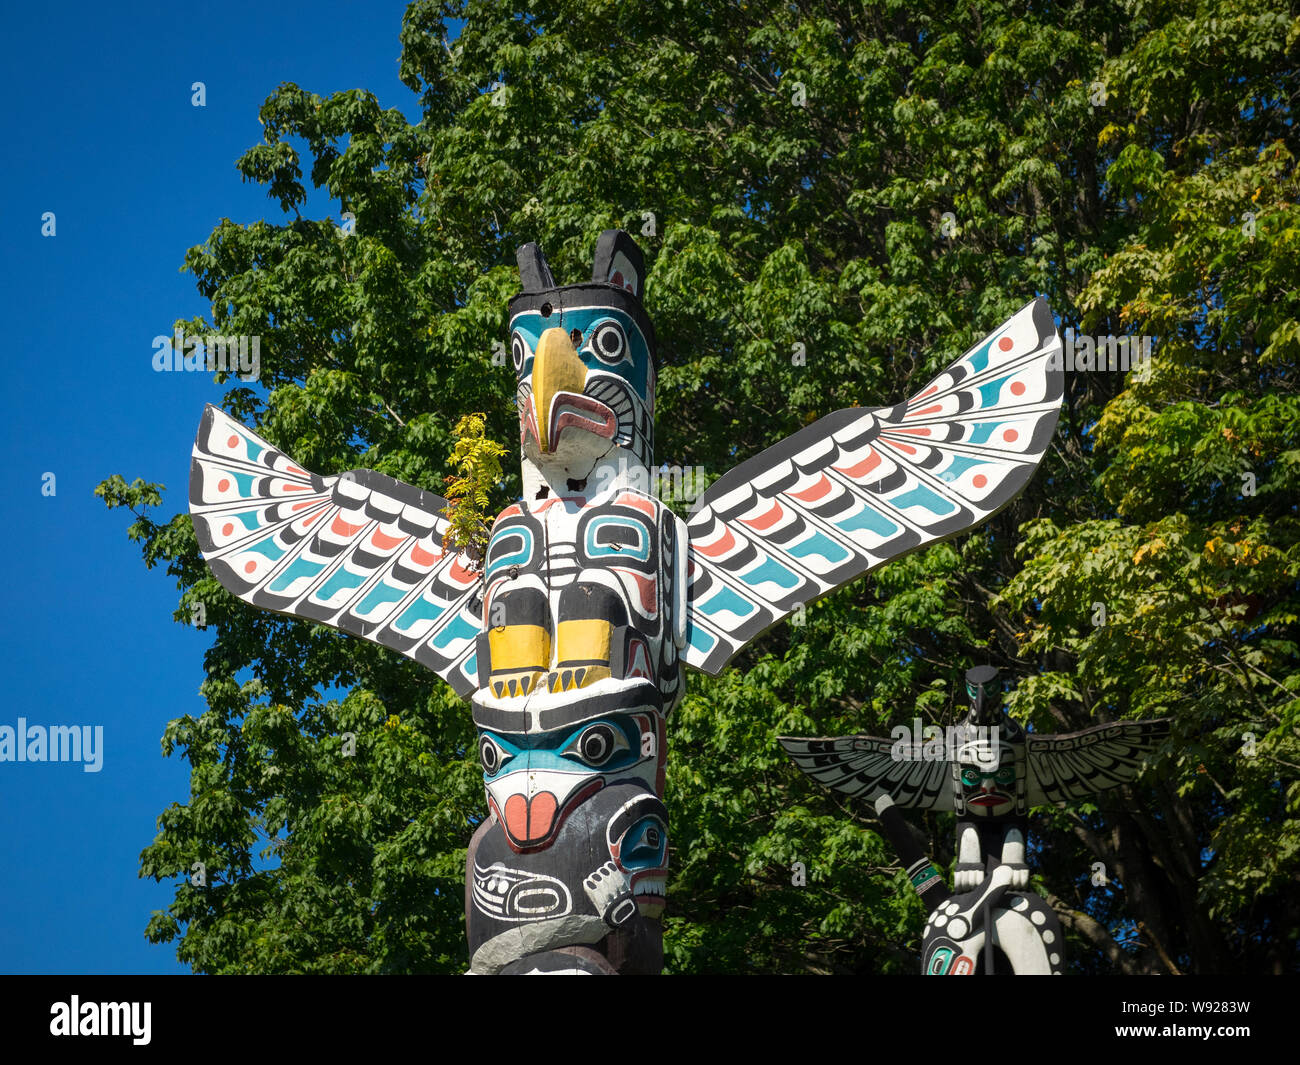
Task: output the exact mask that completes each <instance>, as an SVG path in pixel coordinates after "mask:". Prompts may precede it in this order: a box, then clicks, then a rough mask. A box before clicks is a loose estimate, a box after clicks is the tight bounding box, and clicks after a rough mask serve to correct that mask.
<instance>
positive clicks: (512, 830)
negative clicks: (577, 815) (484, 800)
mask: <svg viewBox="0 0 1300 1065" xmlns="http://www.w3.org/2000/svg"><path fill="white" fill-rule="evenodd" d="M604 786H605V781H604V778H603V777H596V778H595V779H593V780H592V781H591V783H589V784H586V785H584V786H583V787H581V788H579V789H578V790H577V791H575V792H574V793H573V794H572V795H570V796H569V799H568V801H567V802H566V803H565V804H564V809H563V810H558V809H556V799H555V796H554V795H552V794H551V793H550V792H549V791H540V792H538V793H537V794H536V795H534V796H533V798H532V801H531V802H530V801H529V800H528V799H525V798H524V797H523V796H522V795H511V796H510V798H508V799H506V808H505V814H504V816H503V815H502V810H501V808H500V807H499V806H497V804H496V802H495V801H494V800H493V799H492V797H491V796H489V797H488V803H489V804H490V805H491V807H492V810H493V812H494V813H495V814H496V815H497V820H498V821H500V822H501V826H502V827H503V828H504V829H505V832H506V842H507V843H508V844H509V845H510V849H511V850H512V851H514V852H515V853H516V854H523V853H525V852H527V851H534V850H540V849H541V848H542V847H543V846H545V845H546V844H547V843H548V842H549V841H550V840H551V838H553V837H554V835H555V834H556V833H557V832H559V830H560V828H561V826H562V825H563V824H564V819H565V818H566V817H568V816H569V814H570V813H571V812H572V811H573V810H575V809H577V808H578V807H579V806H581V805H582V804H583V803H584V802H586V801H587V799H589V798H590V797H591V796H593V795H595V794H596V792H598V791H600V789H601V788H603V787H604ZM517 830H520V831H522V833H523V835H522V836H520V835H517V834H516V831H517Z"/></svg>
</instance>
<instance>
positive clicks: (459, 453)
mask: <svg viewBox="0 0 1300 1065" xmlns="http://www.w3.org/2000/svg"><path fill="white" fill-rule="evenodd" d="M486 422H487V417H486V415H483V414H467V415H465V417H463V418H461V420H460V421H458V422H457V423H456V428H455V429H454V430H453V431H452V435H453V436H454V437H455V438H456V446H455V447H454V448H453V449H452V452H451V464H452V466H453V467H454V468H455V470H456V473H454V474H452V475H451V476H449V477H447V478H446V484H447V507H446V509H445V510H444V511H443V513H444V515H445V516H446V518H447V520H448V522H449V523H450V524H448V526H447V531H446V532H445V533H443V537H442V546H443V550H447V551H463V552H464V553H465V554H466V555H468V556H469V558H470V559H471V561H472V562H473V563H474V566H475V568H478V567H480V566H481V565H482V562H483V556H484V555H485V554H486V553H487V543H488V536H489V535H490V534H491V532H492V518H493V515H492V513H491V511H490V509H489V507H490V505H491V492H492V489H493V488H495V487H496V486H497V484H498V483H499V482H500V481H501V476H502V475H501V459H502V457H503V456H504V455H505V454H506V449H505V448H504V447H502V446H501V445H500V444H498V443H497V442H496V441H495V440H489V439H488V438H487V437H486V436H485V435H484V434H485V431H486Z"/></svg>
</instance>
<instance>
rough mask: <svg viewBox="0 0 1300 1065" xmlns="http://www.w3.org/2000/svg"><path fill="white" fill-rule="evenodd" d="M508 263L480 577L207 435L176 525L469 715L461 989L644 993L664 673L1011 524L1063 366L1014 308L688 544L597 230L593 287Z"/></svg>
mask: <svg viewBox="0 0 1300 1065" xmlns="http://www.w3.org/2000/svg"><path fill="white" fill-rule="evenodd" d="M518 261H519V272H520V280H521V281H522V289H523V291H522V292H520V293H519V295H517V296H515V297H514V298H513V299H512V300H511V301H510V307H509V316H510V346H511V354H512V356H513V360H514V367H515V373H516V375H517V379H518V390H517V402H518V409H519V430H520V443H521V452H522V454H521V458H522V465H523V496H522V498H521V499H520V500H519V501H518V502H517V503H515V504H514V505H513V506H510V507H507V508H506V510H504V511H503V512H502V513H501V514H500V516H499V517H498V518H497V519H496V523H495V525H494V526H493V529H492V533H491V537H490V539H489V542H488V548H487V553H486V558H485V560H484V568H483V571H482V572H481V573H480V572H478V571H477V569H476V567H475V565H474V563H473V561H472V560H471V559H470V558H468V557H467V556H465V555H464V554H463V553H462V554H457V553H455V552H453V551H445V552H444V550H443V546H442V539H443V532H444V530H445V529H446V528H447V524H448V522H447V518H446V517H445V516H444V509H445V507H446V500H444V499H443V498H441V497H440V496H437V495H435V494H433V493H432V492H427V491H422V490H421V489H418V488H413V487H411V486H409V485H405V484H401V483H399V482H397V481H394V480H393V479H391V478H389V477H386V476H384V475H383V474H379V473H375V472H373V471H370V470H353V471H350V472H347V473H343V474H340V475H335V476H329V477H321V476H318V475H316V474H313V473H310V472H308V471H307V470H304V469H302V468H301V467H299V466H297V465H296V464H295V463H294V462H293V461H292V460H291V459H290V458H289V457H288V456H286V455H284V454H283V453H281V452H279V451H277V450H276V449H275V448H273V447H272V446H271V445H270V444H268V443H267V442H266V441H264V440H262V439H260V438H259V437H258V436H256V435H255V434H254V433H252V432H251V431H249V430H248V429H247V428H245V427H244V426H242V425H240V424H239V423H237V422H235V421H233V420H232V419H231V418H229V417H228V416H227V415H225V414H224V413H222V412H221V411H220V410H218V409H216V408H215V407H208V408H207V410H206V411H205V413H204V415H203V421H202V424H201V426H200V428H199V433H198V438H197V440H196V442H195V446H194V459H193V465H192V471H191V480H190V511H191V514H192V515H193V519H194V527H195V531H196V533H197V536H198V541H199V545H200V547H201V548H202V550H203V554H204V557H205V558H206V560H207V562H208V565H209V566H210V567H211V569H212V571H213V573H214V574H215V575H216V576H217V578H218V579H219V580H220V581H221V583H222V584H223V585H224V586H225V587H226V588H227V589H229V590H230V591H231V592H232V593H233V594H235V595H236V596H238V597H239V598H241V599H243V600H245V601H246V602H248V603H251V604H252V605H254V606H257V607H260V608H262V609H266V610H274V611H279V612H281V613H285V614H290V615H293V616H295V617H302V618H308V619H310V620H312V621H315V622H318V623H321V624H325V625H332V626H334V627H336V628H339V629H342V630H343V631H345V632H350V633H353V634H355V635H357V636H361V637H363V638H365V639H368V640H373V641H375V642H377V643H380V644H382V645H384V646H385V647H390V648H393V649H394V650H397V651H399V652H401V653H402V654H404V655H407V656H408V657H410V658H413V659H415V660H416V661H417V662H420V663H421V664H423V665H424V666H426V667H427V668H429V669H431V670H433V671H434V672H435V673H437V674H438V675H439V676H441V677H442V678H443V679H445V680H446V681H447V682H448V683H449V684H451V685H452V686H453V687H454V688H455V690H456V691H457V692H458V693H459V694H460V695H461V696H463V697H465V698H468V699H469V700H470V703H471V708H472V713H473V717H474V723H475V725H476V726H477V728H478V733H479V755H480V760H481V762H482V766H483V780H484V785H485V790H486V794H487V806H488V811H489V816H488V817H487V818H486V819H485V820H484V821H483V822H482V824H480V825H479V827H478V830H477V831H476V832H475V833H474V835H473V839H472V840H471V842H470V846H469V858H468V862H467V868H466V879H465V911H466V925H467V930H468V937H469V950H470V969H471V971H472V972H475V973H511V972H539V971H540V972H570V971H571V972H590V973H610V972H627V973H633V972H658V971H659V969H660V968H661V966H662V955H663V943H662V926H661V923H660V915H661V913H662V911H663V908H664V901H665V883H666V877H667V868H668V813H667V811H666V810H665V808H664V805H663V802H662V796H663V788H664V759H665V754H666V745H665V742H664V729H665V723H666V721H667V718H668V715H669V713H670V712H671V711H672V709H673V707H674V706H675V705H676V704H677V703H678V702H679V701H680V699H681V697H682V693H683V672H684V667H685V666H691V667H693V668H695V669H700V670H703V671H705V672H707V673H710V674H713V675H717V674H718V673H720V672H721V671H722V669H723V668H724V667H725V666H726V664H727V662H728V661H729V660H730V659H731V657H732V656H733V655H734V654H735V653H736V652H737V651H738V650H740V648H742V647H744V646H745V645H746V644H747V643H748V642H749V641H751V640H752V639H754V638H755V637H756V636H758V635H759V634H760V633H762V632H763V631H764V630H766V629H767V628H769V627H770V626H772V625H774V624H775V623H776V622H778V621H780V620H781V619H782V618H784V617H786V616H788V615H789V614H790V613H792V612H793V611H795V610H796V609H798V608H799V607H800V606H802V605H805V604H808V603H811V602H813V601H814V600H816V599H819V598H821V597H822V596H824V595H827V594H829V593H830V592H832V591H834V590H835V589H836V588H838V587H839V586H840V585H842V584H844V583H846V582H847V581H850V580H853V579H854V578H856V577H859V576H861V575H862V574H864V573H866V572H868V571H869V570H871V569H873V568H875V567H876V566H879V565H882V564H883V563H885V562H887V561H889V560H890V559H893V558H897V557H899V556H901V555H904V554H906V553H908V552H910V551H915V550H917V549H919V548H923V547H925V546H927V545H928V544H931V543H934V542H935V541H937V540H941V539H945V538H947V537H951V536H955V535H957V534H958V533H961V532H963V531H965V530H967V529H970V528H971V527H973V526H975V525H978V524H980V523H981V522H983V521H984V520H986V519H987V518H989V517H990V516H991V515H992V514H993V513H995V512H996V511H997V510H999V509H1000V508H1001V507H1003V506H1005V505H1006V504H1007V503H1008V502H1010V501H1011V499H1013V498H1014V497H1015V496H1016V494H1017V493H1019V491H1020V490H1021V489H1022V488H1023V487H1024V485H1025V484H1026V483H1027V482H1028V480H1029V478H1030V477H1031V476H1032V474H1033V472H1034V470H1035V468H1036V466H1037V464H1038V462H1039V461H1040V459H1041V458H1042V455H1043V453H1044V451H1045V449H1046V447H1047V445H1048V442H1049V441H1050V439H1051V436H1052V432H1053V430H1054V428H1055V426H1056V418H1057V410H1058V406H1059V403H1060V398H1061V392H1062V378H1063V373H1062V370H1061V368H1060V366H1059V360H1056V361H1055V362H1054V361H1053V358H1052V357H1053V355H1056V354H1058V353H1059V351H1060V339H1059V338H1058V336H1057V334H1056V330H1055V327H1054V325H1053V322H1052V316H1051V312H1050V311H1049V310H1048V308H1047V304H1046V303H1045V302H1044V301H1042V300H1037V301H1035V302H1033V303H1030V304H1029V305H1027V306H1026V307H1025V308H1023V309H1022V310H1021V311H1020V312H1019V313H1017V314H1016V315H1015V316H1014V317H1012V318H1011V319H1010V320H1009V321H1007V322H1005V323H1004V324H1003V325H1002V326H1000V327H999V328H998V329H997V330H996V331H995V332H994V333H992V334H991V335H990V336H988V337H986V338H985V339H984V340H983V341H981V342H980V343H979V344H977V345H976V346H975V347H974V348H972V349H971V350H970V351H969V352H967V354H966V355H964V356H963V357H962V358H961V359H959V360H958V361H957V362H955V363H954V364H953V365H952V366H951V367H949V368H948V369H947V370H946V371H944V373H942V374H941V375H940V376H939V377H937V378H936V379H935V380H934V381H933V382H931V383H930V384H929V385H928V386H926V387H925V388H924V389H922V390H921V391H920V392H919V393H918V394H917V395H916V396H915V397H914V398H913V399H912V400H910V401H907V402H903V403H899V404H897V405H896V406H892V407H882V408H877V409H866V408H861V407H854V408H850V409H846V410H841V411H837V412H835V413H833V414H830V415H827V416H826V417H825V418H822V419H821V420H820V421H817V422H814V423H813V424H812V425H809V426H808V427H807V428H805V429H803V430H801V431H800V432H798V433H796V434H794V435H793V436H791V437H790V438H788V439H787V440H785V441H783V442H782V443H779V444H777V445H775V446H774V447H771V448H769V449H768V450H766V451H764V452H763V453H761V454H760V455H758V456H757V457H755V458H751V459H749V460H748V461H746V462H744V463H742V464H741V465H740V466H739V467H737V468H736V469H734V470H732V471H731V472H730V473H728V474H726V475H725V476H723V477H722V478H720V479H719V480H718V481H717V482H715V483H714V484H713V485H711V486H710V487H709V489H708V490H707V491H706V492H705V493H704V495H703V497H702V499H700V500H699V502H698V505H697V506H696V509H695V510H694V512H693V517H692V518H691V520H690V521H689V522H683V521H682V520H681V519H680V518H678V517H676V516H675V515H674V514H673V513H672V512H671V511H670V510H669V509H668V508H667V507H665V506H664V505H663V504H662V503H661V502H660V501H659V500H658V499H657V498H655V496H654V495H653V494H652V493H651V491H650V489H649V486H650V484H651V471H652V470H653V469H654V395H655V380H656V377H657V374H658V369H659V362H658V355H657V352H656V346H655V335H654V329H653V327H652V325H651V323H650V320H649V318H648V317H647V315H646V312H645V310H644V308H643V306H642V291H643V287H644V282H645V270H644V265H643V260H642V256H641V252H640V250H639V249H638V248H637V246H636V244H635V243H634V242H633V240H632V239H631V237H629V236H628V235H627V234H626V233H624V232H622V231H620V230H606V231H605V232H604V233H603V234H602V235H601V237H600V240H599V242H598V243H597V246H596V253H595V259H594V263H593V267H592V279H591V281H590V282H587V283H582V284H575V285H564V286H559V285H557V284H556V283H555V280H554V278H553V277H552V276H551V271H550V269H549V268H548V266H547V264H546V261H545V259H544V258H543V256H542V253H541V251H540V249H539V248H538V247H537V245H535V244H526V245H524V246H523V247H522V248H520V249H519V251H518Z"/></svg>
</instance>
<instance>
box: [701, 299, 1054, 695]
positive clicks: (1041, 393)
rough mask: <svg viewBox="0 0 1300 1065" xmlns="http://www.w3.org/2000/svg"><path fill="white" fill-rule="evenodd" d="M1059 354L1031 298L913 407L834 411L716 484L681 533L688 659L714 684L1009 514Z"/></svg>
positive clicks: (1041, 304) (1047, 420)
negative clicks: (746, 657)
mask: <svg viewBox="0 0 1300 1065" xmlns="http://www.w3.org/2000/svg"><path fill="white" fill-rule="evenodd" d="M1060 349H1061V341H1060V337H1059V336H1058V335H1057V333H1056V327H1055V324H1054V323H1053V321H1052V314H1051V311H1050V310H1049V309H1048V307H1047V304H1046V302H1045V301H1044V300H1041V299H1039V300H1035V301H1034V302H1032V303H1030V304H1028V305H1026V306H1025V307H1024V308H1023V309H1022V310H1021V311H1020V312H1018V313H1017V314H1016V315H1014V316H1013V317H1012V318H1010V319H1009V320H1008V321H1007V322H1005V323H1004V324H1003V325H1002V326H1001V327H1000V328H998V329H997V330H995V331H994V332H993V333H991V334H990V335H989V336H987V337H985V338H984V340H982V341H981V342H980V343H979V344H977V345H976V346H975V347H973V348H972V349H971V350H970V351H968V352H967V353H966V354H965V355H964V356H962V358H960V359H959V360H957V362H955V363H953V364H952V365H951V366H950V367H948V369H946V370H945V371H944V372H943V373H941V374H940V375H939V376H938V377H936V378H935V379H934V380H933V381H931V382H930V384H929V385H927V386H926V387H925V388H923V389H922V390H921V391H920V392H918V393H917V394H916V396H914V397H913V398H912V399H911V400H909V401H907V402H904V403H900V404H898V405H897V406H895V407H882V408H879V409H876V410H866V409H863V408H857V407H853V408H848V409H846V410H840V411H836V412H835V413H834V414H829V415H827V416H826V417H825V418H822V419H821V420H820V421H817V422H814V423H813V424H812V425H810V426H808V427H807V428H806V429H803V430H801V431H799V432H798V433H795V434H794V435H793V436H791V437H789V438H788V439H786V440H784V441H782V442H781V443H779V444H776V445H774V446H773V447H770V448H768V449H767V450H766V451H764V452H762V453H761V454H759V455H757V456H756V457H754V458H752V459H750V460H748V461H747V462H744V463H742V464H741V465H740V466H738V467H736V468H735V469H734V470H732V471H730V472H729V473H727V474H726V475H725V476H723V477H721V478H720V479H719V480H718V481H716V482H715V483H714V484H712V485H710V486H709V489H708V490H707V491H706V492H705V493H704V495H703V497H702V498H701V500H700V503H699V506H698V508H697V511H696V513H695V515H694V517H692V518H691V520H690V521H689V522H688V523H687V528H688V531H689V533H690V572H689V580H690V582H691V583H690V592H689V628H688V634H687V647H686V650H685V652H684V654H683V658H684V660H685V662H686V663H687V664H688V665H691V666H694V667H695V668H697V669H702V670H704V671H705V672H707V673H711V674H714V675H716V674H718V673H720V672H721V671H722V669H723V667H725V666H726V664H727V662H728V661H729V660H730V659H731V657H732V656H733V655H734V654H735V653H736V652H737V651H738V650H740V648H741V647H743V646H744V645H745V644H747V643H748V642H749V641H750V640H752V639H754V638H755V637H756V636H758V635H759V634H760V633H762V632H763V631H764V630H766V629H768V628H770V627H771V626H772V625H774V624H775V623H776V622H778V621H780V620H781V619H782V618H784V617H786V616H788V615H789V614H791V613H792V612H793V611H795V610H796V609H798V608H799V607H800V606H801V605H807V604H809V603H811V602H813V601H814V600H816V599H819V598H821V597H822V596H824V595H828V594H829V593H830V592H832V591H834V590H835V589H836V588H838V587H839V586H840V585H842V584H845V583H846V582H848V581H850V580H853V579H854V578H856V577H859V576H861V575H862V574H864V573H867V572H868V571H870V570H872V569H875V568H876V567H877V566H880V565H883V564H884V563H886V562H889V561H891V560H892V559H896V558H899V557H901V556H903V555H905V554H908V553H910V552H912V551H916V550H918V549H920V548H923V547H926V546H927V545H929V544H932V543H935V542H936V541H939V540H944V539H947V538H948V537H951V536H956V535H957V534H959V533H961V532H964V531H966V530H968V529H970V528H972V527H974V526H976V525H979V524H980V523H982V522H984V521H986V520H987V519H988V518H990V517H992V516H993V515H994V514H995V513H997V511H999V510H1000V509H1002V507H1004V506H1006V505H1007V504H1008V503H1010V502H1011V500H1012V499H1014V498H1015V497H1016V495H1017V494H1018V493H1019V492H1020V491H1021V489H1023V488H1024V486H1025V484H1026V483H1027V482H1028V481H1029V479H1030V477H1032V476H1033V474H1034V471H1035V469H1036V468H1037V467H1038V464H1039V462H1040V461H1041V460H1042V457H1043V454H1044V453H1045V451H1046V449H1047V446H1048V444H1049V442H1050V441H1051V438H1052V433H1053V432H1054V431H1055V428H1056V420H1057V415H1058V413H1059V409H1060V401H1061V395H1062V392H1063V388H1064V376H1065V374H1064V369H1063V368H1062V366H1061V362H1060Z"/></svg>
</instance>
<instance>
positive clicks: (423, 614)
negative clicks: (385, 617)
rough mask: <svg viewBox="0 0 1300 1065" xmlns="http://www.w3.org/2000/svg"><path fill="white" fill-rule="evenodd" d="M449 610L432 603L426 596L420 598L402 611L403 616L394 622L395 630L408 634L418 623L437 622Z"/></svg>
mask: <svg viewBox="0 0 1300 1065" xmlns="http://www.w3.org/2000/svg"><path fill="white" fill-rule="evenodd" d="M446 612H447V608H446V607H445V606H442V605H440V604H438V603H431V602H429V600H428V599H426V598H425V597H424V596H420V598H419V599H417V600H416V601H415V602H414V603H412V604H411V605H410V606H408V607H407V608H406V609H405V610H403V611H402V616H401V617H400V618H398V619H397V620H396V621H395V622H393V628H395V629H397V631H398V632H406V630H407V629H409V628H410V627H411V626H412V625H414V624H415V623H416V622H417V621H437V620H438V619H439V618H440V617H442V615H443V614H445V613H446Z"/></svg>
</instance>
